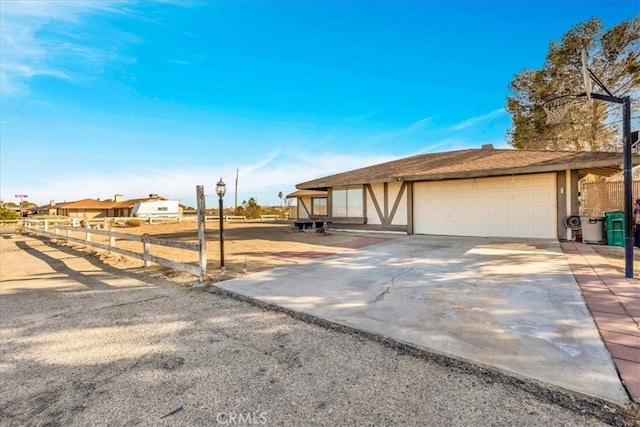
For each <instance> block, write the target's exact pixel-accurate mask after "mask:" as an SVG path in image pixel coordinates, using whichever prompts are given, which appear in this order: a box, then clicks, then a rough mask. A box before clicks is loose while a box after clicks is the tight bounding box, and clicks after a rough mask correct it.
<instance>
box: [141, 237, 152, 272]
mask: <svg viewBox="0 0 640 427" xmlns="http://www.w3.org/2000/svg"><path fill="white" fill-rule="evenodd" d="M149 246H150V245H149V235H148V234H147V233H144V234H143V235H142V259H143V260H144V266H145V267H149V266H150V265H151V262H150V261H149Z"/></svg>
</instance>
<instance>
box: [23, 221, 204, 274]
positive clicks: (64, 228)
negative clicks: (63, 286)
mask: <svg viewBox="0 0 640 427" xmlns="http://www.w3.org/2000/svg"><path fill="white" fill-rule="evenodd" d="M65 222H66V223H67V224H68V223H69V222H70V221H65ZM23 229H24V230H25V231H28V232H30V233H34V234H36V235H40V236H45V237H48V238H50V239H51V238H55V239H61V240H66V241H70V242H75V243H80V244H85V245H87V246H93V247H97V248H100V249H104V250H106V251H109V253H113V252H116V253H119V254H122V255H126V256H128V257H131V258H136V259H141V260H143V261H144V266H145V267H149V266H150V264H151V263H152V262H155V263H157V264H160V265H164V266H166V267H170V268H173V269H175V270H180V271H186V272H187V273H190V274H193V275H195V276H198V278H199V279H200V280H201V281H204V280H206V278H207V257H206V241H205V240H204V233H202V234H203V236H202V237H201V238H200V237H199V242H198V243H193V242H181V241H177V240H168V239H160V238H157V237H152V236H149V235H148V234H143V235H137V234H126V233H120V232H117V231H114V230H113V229H110V230H99V229H96V228H93V227H92V226H90V225H88V226H86V227H78V226H73V225H63V224H61V223H60V222H59V221H55V222H53V223H51V221H50V220H25V221H24V225H23ZM52 229H53V231H52ZM62 232H64V233H62ZM73 234H75V235H76V236H75V237H74V236H73ZM78 234H80V235H81V236H82V237H77V235H78ZM92 235H98V236H107V237H108V238H109V239H108V240H109V241H108V243H100V242H95V241H92V238H91V237H92ZM116 238H117V239H123V240H129V241H134V242H140V243H141V244H142V253H140V252H134V251H130V250H127V249H124V248H119V247H117V246H116ZM151 245H160V246H167V247H172V248H178V249H184V250H190V251H196V252H198V253H199V265H198V266H194V265H190V264H184V263H180V262H176V261H172V260H170V259H166V258H162V257H159V256H155V255H151V253H150V247H151Z"/></svg>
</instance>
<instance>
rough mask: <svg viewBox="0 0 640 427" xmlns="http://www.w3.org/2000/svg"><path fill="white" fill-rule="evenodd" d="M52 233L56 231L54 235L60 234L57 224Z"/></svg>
mask: <svg viewBox="0 0 640 427" xmlns="http://www.w3.org/2000/svg"><path fill="white" fill-rule="evenodd" d="M53 231H54V233H56V237H58V234H60V228H59V227H58V224H56V226H55V227H54V228H53Z"/></svg>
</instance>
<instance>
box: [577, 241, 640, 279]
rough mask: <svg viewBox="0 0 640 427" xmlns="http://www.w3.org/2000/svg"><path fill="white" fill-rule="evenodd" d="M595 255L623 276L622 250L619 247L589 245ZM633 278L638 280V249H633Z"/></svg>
mask: <svg viewBox="0 0 640 427" xmlns="http://www.w3.org/2000/svg"><path fill="white" fill-rule="evenodd" d="M589 246H590V247H591V249H593V250H594V251H595V252H596V253H598V254H599V255H600V256H602V257H603V258H604V259H605V260H607V262H608V263H609V264H611V266H612V267H614V268H615V269H616V270H618V271H619V272H620V273H622V274H624V267H625V260H624V248H622V247H619V246H604V245H602V246H601V245H589ZM633 249H634V253H633V259H634V262H633V277H635V278H636V279H640V248H633Z"/></svg>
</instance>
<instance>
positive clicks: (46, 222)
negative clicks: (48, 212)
mask: <svg viewBox="0 0 640 427" xmlns="http://www.w3.org/2000/svg"><path fill="white" fill-rule="evenodd" d="M44 231H49V221H48V220H46V219H45V220H44Z"/></svg>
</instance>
